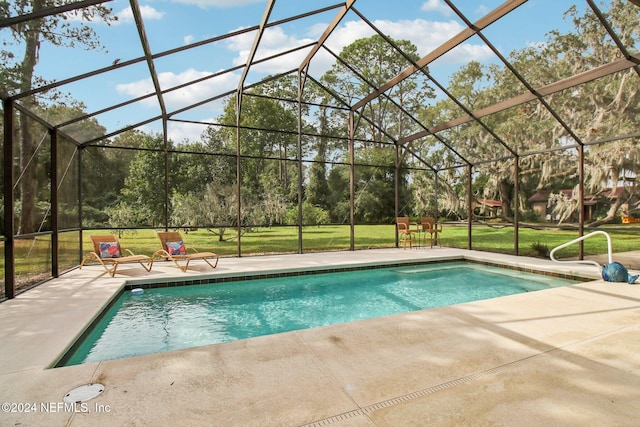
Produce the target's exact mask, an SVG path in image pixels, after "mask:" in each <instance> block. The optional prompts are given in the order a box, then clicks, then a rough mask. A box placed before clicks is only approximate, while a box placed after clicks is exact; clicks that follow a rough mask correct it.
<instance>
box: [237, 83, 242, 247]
mask: <svg viewBox="0 0 640 427" xmlns="http://www.w3.org/2000/svg"><path fill="white" fill-rule="evenodd" d="M241 108H242V91H238V93H237V94H236V192H237V193H238V200H237V205H236V208H237V210H236V221H237V223H238V224H237V227H236V233H238V257H241V256H242V244H241V243H240V240H241V234H242V202H241V201H240V200H241V198H242V197H241V196H242V194H241V192H242V185H241V184H240V182H241V179H242V174H241V172H240V165H241V162H240V153H241V151H240V110H241Z"/></svg>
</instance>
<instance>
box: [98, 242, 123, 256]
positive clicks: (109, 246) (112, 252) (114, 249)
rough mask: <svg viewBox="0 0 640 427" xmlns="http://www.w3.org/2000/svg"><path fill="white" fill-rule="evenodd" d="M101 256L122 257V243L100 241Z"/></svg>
mask: <svg viewBox="0 0 640 427" xmlns="http://www.w3.org/2000/svg"><path fill="white" fill-rule="evenodd" d="M98 246H99V247H100V258H120V245H119V244H118V242H99V243H98Z"/></svg>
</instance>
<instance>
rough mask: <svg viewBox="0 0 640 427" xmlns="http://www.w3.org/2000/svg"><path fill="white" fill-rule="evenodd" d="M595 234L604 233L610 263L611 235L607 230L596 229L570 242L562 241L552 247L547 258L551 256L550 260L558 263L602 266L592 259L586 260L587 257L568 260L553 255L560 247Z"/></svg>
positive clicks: (562, 247)
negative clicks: (560, 243)
mask: <svg viewBox="0 0 640 427" xmlns="http://www.w3.org/2000/svg"><path fill="white" fill-rule="evenodd" d="M596 234H604V235H605V237H606V238H607V254H608V255H609V258H608V259H609V264H611V263H612V262H613V251H612V250H611V236H609V234H608V233H607V232H604V231H601V230H598V231H594V232H591V233H589V234H585V235H584V236H581V237H578V238H577V239H573V240H571V241H570V242H567V243H564V244H562V245H560V246H557V247H555V248H553V250H552V251H551V253H550V254H549V258H551V261H555V262H559V263H572V264H590V265H595V266H596V267H597V268H598V269H600V268H602V266H601V265H600V264H598V263H597V262H596V261H593V260H588V259H579V260H569V261H562V260H559V259H556V258H555V257H554V256H553V255H554V254H555V253H556V252H557V251H559V250H560V249H564V248H566V247H567V246H571V245H573V244H574V243H578V242H580V241H582V240H585V239H588V238H589V237H593V236H595V235H596Z"/></svg>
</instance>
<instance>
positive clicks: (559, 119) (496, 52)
mask: <svg viewBox="0 0 640 427" xmlns="http://www.w3.org/2000/svg"><path fill="white" fill-rule="evenodd" d="M445 2H446V3H447V4H448V5H449V7H451V9H453V11H454V12H455V13H456V14H457V15H458V16H459V17H460V19H462V20H463V21H464V23H465V24H466V25H468V26H472V25H473V24H472V23H471V22H470V21H469V20H468V19H467V18H466V16H464V14H463V13H462V12H460V10H458V8H456V7H455V5H454V4H453V3H451V0H445ZM477 35H478V37H480V39H481V40H482V41H483V42H484V43H485V44H486V45H487V46H489V49H491V51H492V52H493V53H494V55H496V56H497V57H498V58H499V59H500V61H502V64H503V65H504V66H505V67H506V68H507V69H508V70H509V71H511V74H513V75H514V76H515V78H516V79H518V81H520V83H522V84H523V85H524V86H525V87H526V88H527V90H528V91H529V92H531V93H533V94H534V95H535V96H536V98H537V99H538V101H540V103H541V104H542V105H543V106H544V108H546V109H547V111H548V112H549V113H550V114H551V115H552V116H553V118H554V119H556V121H557V122H558V123H560V125H561V126H562V127H563V128H564V130H565V131H566V132H567V134H569V135H570V136H571V138H573V140H574V141H576V142H577V143H578V144H580V145H582V139H581V138H580V137H579V136H578V134H576V133H575V132H574V131H573V129H572V128H571V127H570V126H569V125H568V124H567V123H566V122H565V121H564V120H563V119H562V117H560V115H559V114H558V113H557V112H556V111H555V110H554V109H553V108H551V105H549V103H548V102H547V101H546V100H545V99H544V98H543V97H542V95H540V94H538V93H536V91H535V89H534V88H533V86H531V84H529V82H528V81H527V80H526V79H525V78H524V76H523V75H522V74H521V73H519V72H518V70H516V69H515V67H514V66H513V65H511V63H510V62H509V61H508V60H507V58H505V57H504V55H503V54H502V53H501V52H500V51H499V50H498V49H496V47H495V46H494V45H493V43H491V42H490V41H489V39H487V38H486V37H485V35H484V34H482V31H478V32H477Z"/></svg>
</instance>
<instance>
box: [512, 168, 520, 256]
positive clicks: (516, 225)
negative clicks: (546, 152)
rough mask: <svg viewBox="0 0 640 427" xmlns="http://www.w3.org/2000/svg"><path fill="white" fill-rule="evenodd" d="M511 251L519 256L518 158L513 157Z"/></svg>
mask: <svg viewBox="0 0 640 427" xmlns="http://www.w3.org/2000/svg"><path fill="white" fill-rule="evenodd" d="M513 175H514V176H513V193H514V196H513V199H514V205H515V206H514V207H513V249H514V252H515V254H516V256H517V255H520V241H519V237H520V214H519V212H520V209H519V205H520V157H519V156H515V158H514V165H513Z"/></svg>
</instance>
